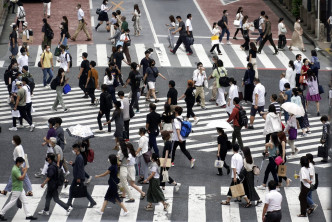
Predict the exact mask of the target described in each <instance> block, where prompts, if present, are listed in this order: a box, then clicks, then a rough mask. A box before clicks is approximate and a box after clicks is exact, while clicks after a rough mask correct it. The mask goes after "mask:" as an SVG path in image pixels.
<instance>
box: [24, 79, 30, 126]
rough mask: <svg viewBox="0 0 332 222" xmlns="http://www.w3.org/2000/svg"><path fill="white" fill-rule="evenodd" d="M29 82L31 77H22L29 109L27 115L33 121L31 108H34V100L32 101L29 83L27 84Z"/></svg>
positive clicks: (27, 108)
mask: <svg viewBox="0 0 332 222" xmlns="http://www.w3.org/2000/svg"><path fill="white" fill-rule="evenodd" d="M28 82H29V79H28V78H27V77H23V78H22V83H23V89H24V90H25V95H26V97H25V103H26V105H25V107H26V111H27V116H28V117H29V118H30V119H31V121H32V116H31V109H32V101H31V90H30V87H29V85H28V84H27V83H28Z"/></svg>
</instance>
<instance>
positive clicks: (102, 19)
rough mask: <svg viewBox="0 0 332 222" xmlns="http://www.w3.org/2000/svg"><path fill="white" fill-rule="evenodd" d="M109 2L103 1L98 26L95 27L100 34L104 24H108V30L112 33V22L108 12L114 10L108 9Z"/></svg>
mask: <svg viewBox="0 0 332 222" xmlns="http://www.w3.org/2000/svg"><path fill="white" fill-rule="evenodd" d="M107 4H108V0H103V3H102V4H101V6H100V13H99V15H98V21H99V23H98V25H97V26H96V27H95V30H96V32H98V28H99V26H101V25H102V24H103V23H104V22H106V30H107V32H110V21H109V18H108V14H107V12H108V11H109V10H111V9H112V6H111V7H107Z"/></svg>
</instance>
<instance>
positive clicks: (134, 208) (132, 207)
mask: <svg viewBox="0 0 332 222" xmlns="http://www.w3.org/2000/svg"><path fill="white" fill-rule="evenodd" d="M128 186H129V185H128ZM139 188H140V189H142V186H139ZM129 189H130V191H131V192H132V194H133V198H134V199H135V202H134V203H130V204H127V205H126V208H127V210H128V211H129V212H130V213H129V214H128V215H127V216H125V217H122V216H120V217H119V221H118V222H127V221H136V220H137V214H138V209H139V203H140V197H141V194H140V193H139V192H138V191H137V190H135V189H133V188H132V187H129ZM122 213H124V211H123V209H121V211H120V214H122ZM87 222H89V221H87Z"/></svg>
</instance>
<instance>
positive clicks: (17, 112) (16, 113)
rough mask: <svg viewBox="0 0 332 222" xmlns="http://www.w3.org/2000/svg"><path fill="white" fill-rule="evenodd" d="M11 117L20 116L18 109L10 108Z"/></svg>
mask: <svg viewBox="0 0 332 222" xmlns="http://www.w3.org/2000/svg"><path fill="white" fill-rule="evenodd" d="M12 117H21V115H20V111H18V110H12Z"/></svg>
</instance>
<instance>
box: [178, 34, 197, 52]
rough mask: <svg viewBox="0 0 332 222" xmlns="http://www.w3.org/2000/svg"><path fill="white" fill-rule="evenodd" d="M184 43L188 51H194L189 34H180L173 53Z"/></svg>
mask: <svg viewBox="0 0 332 222" xmlns="http://www.w3.org/2000/svg"><path fill="white" fill-rule="evenodd" d="M182 43H183V45H184V46H185V48H186V52H189V53H193V51H192V50H191V48H190V45H189V43H188V41H187V36H179V38H178V41H177V42H176V45H175V47H174V49H173V53H176V50H178V48H179V47H180V45H181V44H182Z"/></svg>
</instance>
